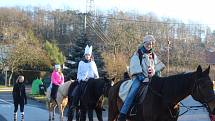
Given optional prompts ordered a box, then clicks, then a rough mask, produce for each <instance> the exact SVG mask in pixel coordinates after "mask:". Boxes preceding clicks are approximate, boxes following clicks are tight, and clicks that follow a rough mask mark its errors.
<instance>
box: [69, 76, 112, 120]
mask: <svg viewBox="0 0 215 121" xmlns="http://www.w3.org/2000/svg"><path fill="white" fill-rule="evenodd" d="M111 84H112V80H109V79H107V78H106V77H104V78H98V79H89V80H88V82H87V86H86V88H85V89H84V93H83V94H82V95H81V99H80V121H85V120H86V112H88V117H89V121H93V110H94V109H95V112H96V114H97V118H98V120H99V121H103V119H102V111H103V107H102V103H103V97H104V96H106V97H107V96H108V91H109V89H110V87H111ZM72 117H73V116H72Z"/></svg>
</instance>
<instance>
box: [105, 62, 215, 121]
mask: <svg viewBox="0 0 215 121" xmlns="http://www.w3.org/2000/svg"><path fill="white" fill-rule="evenodd" d="M209 71H210V66H209V67H208V68H207V69H206V70H205V71H203V72H202V68H201V66H198V68H197V71H195V72H190V73H184V74H177V75H173V76H169V77H153V78H152V79H151V82H150V83H149V85H148V91H147V94H146V96H145V98H144V100H143V101H139V103H137V104H135V105H136V106H135V107H136V115H135V116H133V117H130V116H127V118H128V119H129V120H131V121H177V119H178V116H179V106H178V103H179V102H180V101H181V100H183V99H184V98H186V97H187V96H189V95H191V96H192V97H193V98H194V100H196V101H199V102H200V103H202V104H205V105H207V107H208V108H207V109H208V111H209V113H212V112H213V110H214V108H215V94H214V91H213V83H212V81H211V79H210V77H209ZM121 84H122V82H119V83H117V84H115V85H114V86H113V87H111V89H110V91H109V100H108V101H109V114H108V121H114V120H116V119H117V117H118V114H119V110H120V107H121V106H122V100H121V99H120V98H119V96H118V91H119V87H120V85H121Z"/></svg>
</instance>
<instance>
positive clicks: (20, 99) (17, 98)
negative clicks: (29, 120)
mask: <svg viewBox="0 0 215 121" xmlns="http://www.w3.org/2000/svg"><path fill="white" fill-rule="evenodd" d="M13 101H14V121H17V110H18V105H20V112H21V121H24V105H25V104H27V97H26V92H25V84H24V76H19V77H18V78H17V80H16V83H15V84H14V87H13Z"/></svg>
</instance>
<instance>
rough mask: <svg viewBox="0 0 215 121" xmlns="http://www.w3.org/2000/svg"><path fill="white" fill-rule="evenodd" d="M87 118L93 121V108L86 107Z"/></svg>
mask: <svg viewBox="0 0 215 121" xmlns="http://www.w3.org/2000/svg"><path fill="white" fill-rule="evenodd" d="M88 118H89V121H93V109H91V108H90V109H88Z"/></svg>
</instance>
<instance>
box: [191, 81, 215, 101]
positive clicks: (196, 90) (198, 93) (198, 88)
mask: <svg viewBox="0 0 215 121" xmlns="http://www.w3.org/2000/svg"><path fill="white" fill-rule="evenodd" d="M201 80H202V78H200V79H197V80H195V82H194V85H193V87H192V89H191V95H192V96H193V98H195V99H196V100H197V101H199V102H201V103H202V104H208V103H209V102H210V101H212V100H214V99H215V95H214V96H211V97H210V96H209V97H206V96H205V95H204V94H203V93H202V89H204V88H207V86H208V82H204V83H203V84H202V85H200V84H199V83H200V81H201Z"/></svg>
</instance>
